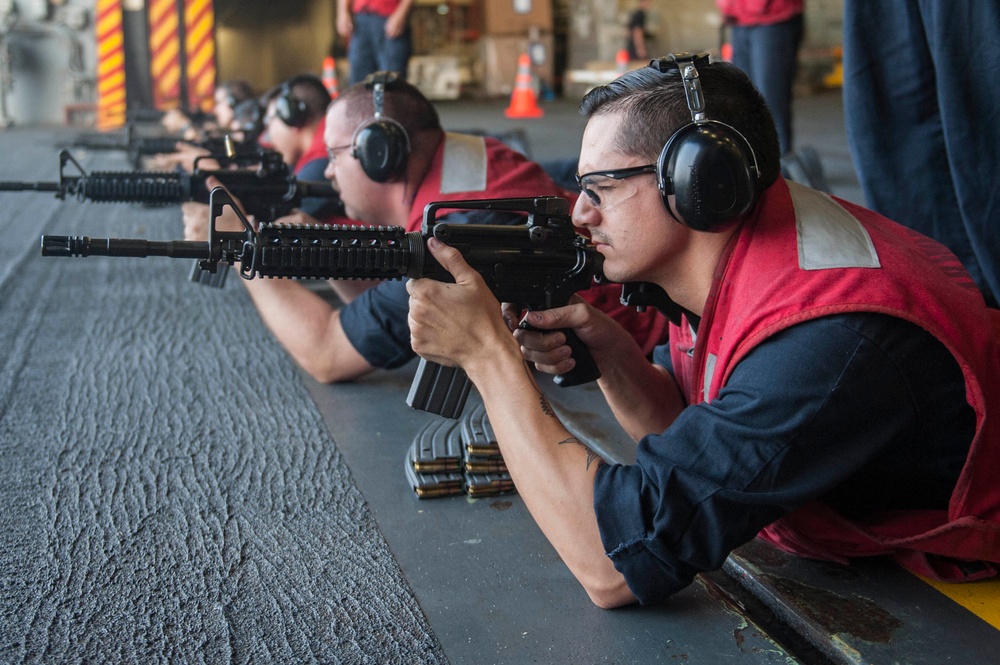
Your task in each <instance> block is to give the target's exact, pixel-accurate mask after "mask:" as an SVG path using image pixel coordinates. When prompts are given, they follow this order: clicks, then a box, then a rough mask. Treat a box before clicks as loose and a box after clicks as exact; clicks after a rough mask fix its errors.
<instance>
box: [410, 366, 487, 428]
mask: <svg viewBox="0 0 1000 665" xmlns="http://www.w3.org/2000/svg"><path fill="white" fill-rule="evenodd" d="M471 386H472V382H471V381H469V377H468V376H466V374H465V370H463V369H461V368H460V367H445V366H443V365H438V364H437V363H433V362H430V361H428V360H425V359H424V358H421V359H420V364H419V365H417V373H416V374H415V375H414V376H413V383H411V384H410V392H409V394H408V395H407V396H406V403H407V404H408V405H409V406H411V407H413V408H414V409H419V410H421V411H427V412H428V413H436V414H438V415H440V416H444V417H445V418H452V419H457V418H458V417H459V416H461V415H462V410H463V409H464V408H465V401H466V399H468V397H469V388H470V387H471Z"/></svg>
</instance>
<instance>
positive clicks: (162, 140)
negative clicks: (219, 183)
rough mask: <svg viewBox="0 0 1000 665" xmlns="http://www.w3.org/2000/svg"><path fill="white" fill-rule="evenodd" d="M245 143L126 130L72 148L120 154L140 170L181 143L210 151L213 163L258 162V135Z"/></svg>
mask: <svg viewBox="0 0 1000 665" xmlns="http://www.w3.org/2000/svg"><path fill="white" fill-rule="evenodd" d="M244 134H245V138H244V139H243V140H242V141H233V140H227V139H228V138H229V137H228V136H212V137H208V138H205V139H201V140H198V141H187V140H184V139H181V138H177V137H172V136H137V135H136V133H135V127H134V126H133V125H131V124H128V125H126V126H125V129H124V133H123V134H116V133H114V134H113V133H96V134H85V135H82V136H78V137H77V138H76V139H74V140H73V144H72V147H74V148H84V149H87V150H121V151H124V152H125V153H126V154H127V155H128V160H129V163H130V164H132V166H133V167H135V168H139V165H140V162H141V160H142V158H143V157H147V156H149V155H159V154H163V153H172V152H177V144H178V143H187V144H189V145H193V146H195V147H198V148H203V149H204V150H206V151H208V153H209V156H210V157H212V158H213V159H223V158H228V159H229V160H234V161H236V162H238V163H248V162H251V161H255V160H256V159H257V157H258V156H259V155H260V152H261V147H260V144H259V143H258V142H257V137H258V136H259V132H258V131H253V130H246V131H245V132H244Z"/></svg>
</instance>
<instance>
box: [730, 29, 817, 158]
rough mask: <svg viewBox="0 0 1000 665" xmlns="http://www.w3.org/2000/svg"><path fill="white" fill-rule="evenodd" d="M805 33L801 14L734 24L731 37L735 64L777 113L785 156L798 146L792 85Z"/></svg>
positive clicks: (769, 106) (776, 123) (772, 111)
mask: <svg viewBox="0 0 1000 665" xmlns="http://www.w3.org/2000/svg"><path fill="white" fill-rule="evenodd" d="M802 32H803V19H802V15H801V14H800V15H798V16H796V17H795V18H791V19H789V20H787V21H782V22H781V23H774V24H771V25H746V26H739V25H734V26H733V27H732V37H731V39H730V43H731V44H732V46H733V64H734V65H736V66H737V67H739V68H740V69H742V70H743V71H744V72H745V73H746V75H747V76H749V77H750V80H751V81H753V84H754V85H755V86H756V87H757V89H758V90H760V93H761V94H762V95H764V101H766V102H767V107H768V108H769V109H770V110H771V115H772V116H774V124H775V126H776V127H777V128H778V141H779V143H780V144H781V154H782V155H787V154H788V153H790V152H791V151H792V150H793V149H794V147H795V146H794V145H793V144H792V85H793V84H794V83H795V72H796V70H797V69H798V68H797V63H798V51H799V44H800V43H801V42H802Z"/></svg>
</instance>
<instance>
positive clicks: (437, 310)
mask: <svg viewBox="0 0 1000 665" xmlns="http://www.w3.org/2000/svg"><path fill="white" fill-rule="evenodd" d="M427 248H428V250H429V251H430V253H431V254H432V255H433V256H434V258H435V259H436V260H437V261H438V262H439V263H440V264H441V266H442V267H444V268H445V269H446V270H447V271H448V272H449V273H451V275H452V276H453V277H454V278H455V283H454V284H449V283H445V282H439V281H436V280H432V279H411V280H410V281H409V282H407V285H406V290H407V291H408V292H409V294H410V309H409V324H410V343H411V345H412V346H413V350H414V351H415V352H416V353H417V354H419V355H420V356H422V357H424V358H426V359H427V360H430V361H433V362H436V363H438V364H441V365H446V366H451V367H454V366H459V367H462V368H463V369H465V370H466V371H467V372H469V373H470V376H471V372H470V370H471V369H472V368H474V366H475V365H476V364H477V363H480V362H483V361H484V360H489V359H491V358H495V357H497V356H498V355H499V353H500V349H501V348H502V347H503V346H504V345H506V346H507V347H509V350H510V352H511V355H519V354H518V353H517V345H516V344H515V342H514V338H513V337H512V336H511V334H510V331H509V330H508V328H507V325H506V324H505V322H504V318H503V317H502V316H501V311H500V303H499V302H497V299H496V298H495V297H494V296H493V293H492V292H491V291H490V289H489V288H488V287H487V286H486V283H485V282H484V281H483V279H482V277H481V276H480V275H479V273H478V272H476V271H475V270H474V269H473V268H472V267H470V266H469V264H468V263H466V261H465V259H464V258H463V257H462V255H461V253H460V252H459V251H458V250H457V249H455V248H453V247H450V246H448V245H446V244H444V243H442V242H441V241H439V240H437V239H436V238H430V239H428V241H427Z"/></svg>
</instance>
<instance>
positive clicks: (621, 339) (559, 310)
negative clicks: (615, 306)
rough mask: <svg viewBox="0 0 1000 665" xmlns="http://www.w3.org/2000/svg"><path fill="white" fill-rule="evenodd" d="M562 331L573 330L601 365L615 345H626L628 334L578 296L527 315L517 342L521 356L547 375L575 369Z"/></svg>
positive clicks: (523, 319) (574, 362) (515, 334)
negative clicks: (563, 303)
mask: <svg viewBox="0 0 1000 665" xmlns="http://www.w3.org/2000/svg"><path fill="white" fill-rule="evenodd" d="M562 329H572V330H573V331H575V332H576V335H577V337H578V338H579V339H580V342H582V343H583V345H584V346H586V347H587V349H588V350H589V351H590V354H591V356H592V357H593V359H594V362H595V363H597V366H598V367H600V366H601V357H602V355H606V354H607V353H608V352H610V350H612V349H614V347H615V345H616V344H627V343H628V340H630V339H631V337H630V336H629V334H628V333H627V332H625V330H624V329H622V327H621V326H619V325H618V324H617V323H615V321H614V320H612V319H611V318H610V317H609V316H608V315H607V314H605V313H604V312H602V311H600V310H598V309H596V308H594V307H592V306H591V305H589V304H587V303H586V302H584V300H583V299H582V298H581V297H580V296H579V295H574V296H573V297H572V298H571V299H570V304H568V305H566V306H565V307H554V308H552V309H547V310H539V311H532V312H528V313H527V314H525V315H524V317H523V318H522V319H521V322H520V324H519V326H518V329H517V330H515V331H514V339H516V340H517V342H518V344H520V347H521V355H522V356H524V359H525V360H527V361H528V362H531V363H534V365H535V368H536V369H538V370H539V371H540V372H545V373H546V374H565V373H566V372H568V371H570V370H572V369H573V368H574V367H575V366H576V360H575V359H574V358H573V352H572V350H571V349H570V347H569V346H568V345H567V344H566V336H565V335H564V334H563V333H562V332H561V330H562Z"/></svg>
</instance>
